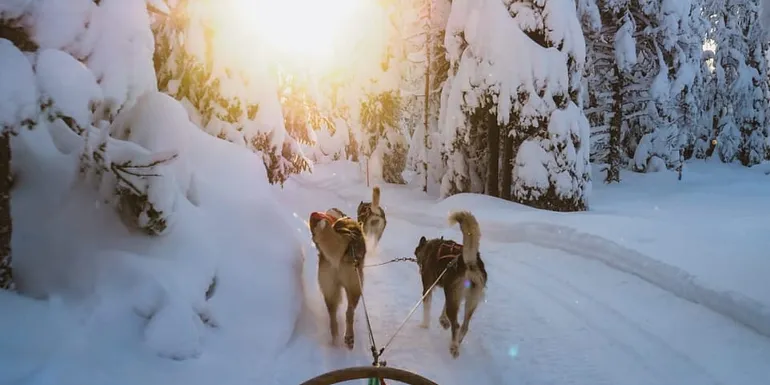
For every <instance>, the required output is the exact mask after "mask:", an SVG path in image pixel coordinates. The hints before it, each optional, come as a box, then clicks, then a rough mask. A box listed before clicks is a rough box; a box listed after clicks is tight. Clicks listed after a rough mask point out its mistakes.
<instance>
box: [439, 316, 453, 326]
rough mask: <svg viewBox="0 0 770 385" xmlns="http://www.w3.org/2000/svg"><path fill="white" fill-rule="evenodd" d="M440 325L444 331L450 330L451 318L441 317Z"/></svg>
mask: <svg viewBox="0 0 770 385" xmlns="http://www.w3.org/2000/svg"><path fill="white" fill-rule="evenodd" d="M438 323H440V324H441V327H442V328H444V330H446V329H449V326H450V324H449V317H447V316H446V315H442V316H441V317H439V319H438Z"/></svg>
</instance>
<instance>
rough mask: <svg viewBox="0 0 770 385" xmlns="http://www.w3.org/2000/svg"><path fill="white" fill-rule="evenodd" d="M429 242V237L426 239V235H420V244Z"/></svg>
mask: <svg viewBox="0 0 770 385" xmlns="http://www.w3.org/2000/svg"><path fill="white" fill-rule="evenodd" d="M427 242H428V240H427V239H425V236H424V235H423V236H422V237H420V246H424V245H425V243H427Z"/></svg>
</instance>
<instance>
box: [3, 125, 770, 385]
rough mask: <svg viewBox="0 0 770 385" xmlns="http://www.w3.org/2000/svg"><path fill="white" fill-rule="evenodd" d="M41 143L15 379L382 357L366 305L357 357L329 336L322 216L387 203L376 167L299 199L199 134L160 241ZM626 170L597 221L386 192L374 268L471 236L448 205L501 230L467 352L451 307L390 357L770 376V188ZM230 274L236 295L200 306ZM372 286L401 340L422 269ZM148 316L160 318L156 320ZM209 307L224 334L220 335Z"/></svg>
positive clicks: (646, 374) (19, 210)
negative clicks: (452, 331) (373, 345)
mask: <svg viewBox="0 0 770 385" xmlns="http://www.w3.org/2000/svg"><path fill="white" fill-rule="evenodd" d="M41 135H43V134H41V133H40V132H37V133H36V132H35V131H32V132H30V133H26V134H24V135H21V136H20V137H18V138H16V139H15V143H14V145H15V147H14V151H15V152H14V155H15V158H14V161H15V162H16V163H15V164H16V165H17V167H21V168H22V170H30V171H34V172H28V173H22V174H20V177H19V180H18V181H17V183H18V187H17V189H16V190H15V191H14V196H13V199H14V200H13V204H14V207H13V209H14V219H15V228H14V241H13V246H14V252H15V258H16V259H15V262H16V264H17V268H18V274H19V279H20V286H22V288H23V289H25V290H26V291H28V292H29V293H30V294H35V295H36V296H39V297H44V296H46V295H47V296H48V299H40V300H38V299H31V298H26V297H20V296H17V295H14V294H9V293H3V292H0V309H3V313H2V316H0V341H2V343H0V384H72V385H89V384H95V385H96V384H99V385H102V384H107V383H109V384H116V385H122V384H126V385H129V384H130V385H135V384H143V385H151V384H159V385H160V384H169V383H184V384H190V385H197V384H201V385H202V384H211V383H221V384H228V385H230V384H244V385H245V384H281V385H283V384H286V385H289V384H297V383H299V382H301V381H302V380H305V379H308V378H310V377H312V376H314V375H317V374H320V373H322V372H325V371H328V370H332V369H336V368H340V367H346V366H353V365H368V364H369V363H370V362H371V357H370V355H369V350H368V345H367V339H366V328H365V323H364V320H363V310H362V309H361V307H360V306H359V311H358V315H357V321H356V337H357V339H356V347H355V349H354V350H353V351H347V350H345V349H343V348H340V347H334V346H331V345H330V344H329V341H328V340H329V337H328V327H327V322H328V321H327V319H326V314H325V310H324V309H323V305H322V301H321V297H320V294H319V293H318V290H317V287H316V284H315V261H316V256H315V255H314V250H313V248H312V246H311V243H310V238H309V235H308V230H307V228H306V226H305V224H304V220H305V219H306V218H307V216H308V215H309V212H310V211H314V210H319V209H326V208H329V207H332V206H336V207H339V208H341V209H343V210H344V211H346V212H348V213H349V214H352V213H354V211H355V207H356V206H357V204H358V202H359V201H360V200H368V198H369V195H370V192H369V190H368V189H367V188H366V187H365V185H364V182H363V180H362V178H361V177H360V176H359V174H358V170H357V168H356V166H354V165H352V164H349V163H345V162H337V163H334V164H331V165H319V166H316V168H315V170H314V173H313V174H312V175H303V176H298V177H295V178H292V179H291V180H290V181H289V182H287V184H286V186H285V189H284V190H282V191H281V190H279V189H278V188H277V187H275V188H271V187H268V186H267V185H266V182H265V173H264V170H263V168H262V165H261V159H260V158H259V157H258V156H256V155H253V154H251V153H250V152H249V151H247V150H245V149H243V148H239V147H237V146H235V145H232V144H229V143H226V142H224V141H219V140H216V139H214V138H212V137H209V136H207V135H205V134H203V133H200V135H197V134H196V135H193V136H192V139H191V144H190V148H189V149H188V150H187V151H190V152H191V153H194V154H197V155H196V156H195V157H191V162H192V163H191V167H192V169H194V170H195V172H196V180H197V181H198V196H199V201H200V202H199V204H198V206H194V205H189V206H184V207H182V208H181V209H180V210H179V214H178V215H179V218H178V219H179V220H178V225H177V227H175V228H174V229H173V231H171V232H170V233H169V234H167V235H165V236H162V237H160V238H156V239H154V240H147V239H146V238H144V237H139V236H136V235H131V234H128V233H127V232H126V231H125V230H123V229H122V227H121V226H120V225H119V224H118V223H119V222H118V221H119V219H118V218H117V217H116V216H115V215H114V214H113V212H112V210H111V209H109V208H107V207H106V206H99V205H95V204H94V197H93V196H91V195H89V192H88V191H86V190H85V189H82V188H77V187H75V188H74V189H73V188H72V187H71V184H70V181H71V180H72V179H71V178H72V177H73V176H74V171H75V166H76V162H74V161H72V157H67V156H64V155H59V154H58V153H57V154H56V155H51V154H53V153H54V152H53V151H47V149H46V148H45V146H43V147H42V148H41V147H35V146H33V147H34V148H35V150H34V151H33V148H32V147H25V146H24V144H23V143H24V140H25V139H24V138H28V139H29V138H32V137H34V138H36V139H37V140H41ZM35 143H39V141H38V142H35ZM624 178H625V180H624V182H623V184H620V185H617V186H611V187H605V186H601V185H597V186H595V194H594V196H593V199H592V202H591V203H592V211H590V212H588V213H582V214H554V213H546V212H542V211H537V210H532V209H527V208H524V207H522V206H518V205H515V204H511V203H508V202H503V201H500V200H497V199H493V198H489V197H482V196H475V195H459V196H455V197H452V198H449V199H447V200H444V201H441V202H437V201H436V200H434V199H432V198H430V197H427V196H425V195H423V194H422V193H420V192H419V191H415V190H414V189H412V188H411V187H409V186H389V185H386V186H383V198H382V199H383V204H384V206H385V208H386V210H387V213H388V228H387V229H386V231H385V235H384V237H383V239H382V242H381V246H380V248H379V249H378V250H376V251H375V252H373V253H372V255H370V256H369V259H370V261H369V263H374V262H379V261H385V260H388V259H390V258H394V257H404V256H411V254H412V251H413V250H414V247H415V246H416V244H417V241H418V239H419V237H420V236H421V235H425V236H427V237H433V236H439V235H445V236H448V237H453V238H457V239H459V236H460V235H459V232H458V230H457V229H455V228H449V227H448V226H447V225H446V215H447V213H448V211H449V210H451V209H457V208H466V209H470V210H472V211H473V212H474V213H476V214H477V217H478V218H479V220H480V222H481V226H482V231H483V234H484V235H483V238H482V246H481V252H482V254H483V256H484V259H485V262H486V264H487V266H488V269H489V274H490V278H489V280H490V281H489V288H488V295H487V301H486V303H484V304H482V306H481V307H480V308H479V310H478V312H477V314H476V317H475V318H474V320H473V323H472V325H471V330H470V332H469V334H468V336H467V337H466V339H465V342H464V343H463V347H462V352H461V356H460V357H459V358H458V359H457V360H453V359H452V358H451V357H450V356H449V354H448V345H449V343H448V342H449V336H448V332H446V331H444V330H442V329H441V328H440V327H439V326H438V324H437V322H436V321H437V318H438V309H440V306H434V310H435V311H434V313H435V314H434V315H433V325H432V327H431V329H429V330H424V329H421V328H419V327H418V324H419V316H420V315H421V314H420V311H418V312H417V313H416V314H415V316H414V318H412V319H411V320H410V321H408V322H407V324H406V326H405V327H404V329H403V330H402V331H401V333H400V334H399V335H398V336H397V337H396V339H395V340H394V342H393V345H392V346H391V347H390V348H389V350H388V351H386V353H385V357H384V358H385V360H387V361H388V363H389V365H391V366H396V367H401V368H406V369H409V370H412V371H415V372H417V373H420V374H423V375H425V376H427V377H429V378H431V379H433V380H434V381H436V382H438V383H440V384H442V385H452V384H468V383H477V384H500V385H503V384H566V383H569V384H585V385H596V384H613V385H626V384H629V385H630V384H640V385H656V384H660V385H670V384H682V385H687V384H693V385H695V384H697V385H704V384H730V385H743V384H746V385H754V384H756V385H759V384H764V383H766V382H767V380H768V379H770V366H768V365H767V362H770V339H769V338H768V337H766V336H763V335H761V334H760V333H759V332H757V331H756V330H753V329H752V328H750V327H747V326H745V325H744V324H749V326H751V327H753V328H754V329H759V330H760V331H762V325H766V324H767V322H768V315H767V313H763V312H765V311H766V309H767V308H768V307H770V298H769V297H768V292H767V290H766V289H764V290H763V286H762V279H761V277H763V276H767V275H768V274H770V268H768V267H769V266H770V262H768V259H767V257H766V256H763V254H762V253H761V252H762V251H763V250H767V246H770V245H769V244H768V241H767V240H766V239H767V238H765V237H763V236H762V234H765V233H767V231H766V230H767V229H768V225H767V222H766V219H765V218H767V217H768V214H770V205H768V204H767V203H766V202H764V201H763V196H768V194H769V193H770V183H768V182H770V181H768V180H767V179H766V178H767V177H766V176H764V175H763V173H760V172H757V171H754V170H745V169H740V168H730V167H729V166H722V165H712V164H709V165H703V164H698V165H693V166H691V167H690V168H689V169H688V170H687V172H686V174H685V180H684V181H682V182H677V181H676V180H675V176H672V175H671V174H668V173H661V174H653V175H644V176H641V175H632V174H627V175H624ZM642 178H646V180H645V183H643V184H642V183H637V182H638V179H642ZM651 179H659V180H658V181H656V182H652V181H651ZM647 186H654V188H653V187H647ZM763 220H765V222H763ZM303 256H304V258H303ZM685 272H687V274H690V275H685V274H684V273H685ZM674 273H676V274H674ZM214 274H217V275H218V277H219V284H218V286H217V290H216V293H215V295H214V296H213V298H212V299H211V300H210V301H208V303H200V302H202V300H201V299H200V298H196V297H194V296H196V295H198V296H202V295H203V291H204V290H205V288H206V285H207V284H208V282H209V281H208V280H209V279H210V277H211V276H212V275H214ZM765 287H766V286H765ZM674 293H675V294H676V295H674ZM365 296H366V302H367V305H368V307H369V311H370V315H371V316H372V323H373V328H374V332H375V337H376V339H377V342H378V343H379V344H382V343H384V342H385V340H386V339H387V338H389V337H390V335H391V333H392V332H393V331H395V329H396V327H397V326H398V324H399V323H400V322H401V321H402V320H403V318H404V317H405V316H406V315H407V313H408V311H409V310H410V308H411V307H412V305H414V303H415V302H416V301H417V300H418V298H419V296H420V284H419V277H418V274H417V270H416V266H414V265H413V264H411V263H408V262H404V263H396V264H390V265H386V266H381V267H373V268H369V269H367V271H366V287H365ZM687 299H689V301H688V300H687ZM436 300H437V301H439V302H438V303H439V304H440V303H441V301H443V296H442V295H441V294H439V295H437V296H436ZM693 301H699V302H701V303H703V305H700V304H696V303H694V302H693ZM147 309H153V310H157V313H156V314H155V317H153V318H152V320H151V321H149V322H148V321H147V320H146V319H145V318H144V317H142V316H141V315H146V313H148V310H147ZM200 309H207V310H209V311H210V312H211V313H212V315H213V317H214V319H215V320H216V322H217V324H218V327H217V328H208V327H205V326H203V324H202V323H201V322H200V321H199V320H198V319H197V316H196V315H195V312H194V311H193V310H200ZM742 317H743V318H742ZM747 317H748V318H747ZM750 317H757V318H756V319H755V320H754V321H755V322H754V324H752V322H751V319H750ZM173 358H176V359H173Z"/></svg>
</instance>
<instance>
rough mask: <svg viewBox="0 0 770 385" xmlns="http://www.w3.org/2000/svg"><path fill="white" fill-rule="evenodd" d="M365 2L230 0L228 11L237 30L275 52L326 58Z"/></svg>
mask: <svg viewBox="0 0 770 385" xmlns="http://www.w3.org/2000/svg"><path fill="white" fill-rule="evenodd" d="M366 1H367V0H229V1H228V3H229V5H230V7H228V8H230V9H229V10H228V11H229V12H228V13H230V14H231V18H230V20H232V22H234V23H237V24H238V27H237V28H238V29H240V30H241V31H242V32H244V33H247V34H249V35H251V36H253V37H254V38H256V39H258V40H259V41H260V42H261V43H264V44H265V45H266V48H268V49H269V50H270V51H272V52H273V53H274V54H278V55H280V56H284V57H290V58H292V59H294V60H298V61H303V60H312V61H319V60H320V61H327V60H329V59H331V58H332V57H333V56H334V54H335V50H336V46H337V45H338V43H339V42H340V40H341V39H344V38H345V37H344V36H343V35H344V34H345V31H347V30H349V28H348V27H349V26H350V24H351V23H354V22H356V20H354V19H355V15H356V13H357V12H358V10H359V9H360V8H361V3H365V2H366ZM358 21H359V22H360V20H358Z"/></svg>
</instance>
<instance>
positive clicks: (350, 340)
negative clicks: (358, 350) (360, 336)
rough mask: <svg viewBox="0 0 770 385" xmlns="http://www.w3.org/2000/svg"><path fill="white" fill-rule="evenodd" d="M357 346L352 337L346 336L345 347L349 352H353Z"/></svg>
mask: <svg viewBox="0 0 770 385" xmlns="http://www.w3.org/2000/svg"><path fill="white" fill-rule="evenodd" d="M354 344H355V339H354V338H353V336H352V335H350V336H345V346H347V347H348V349H349V350H353V345H354Z"/></svg>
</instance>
